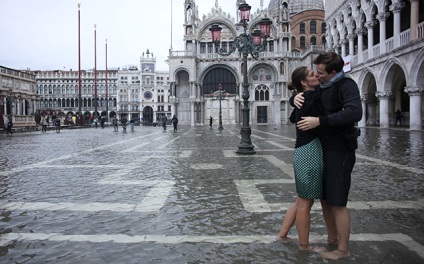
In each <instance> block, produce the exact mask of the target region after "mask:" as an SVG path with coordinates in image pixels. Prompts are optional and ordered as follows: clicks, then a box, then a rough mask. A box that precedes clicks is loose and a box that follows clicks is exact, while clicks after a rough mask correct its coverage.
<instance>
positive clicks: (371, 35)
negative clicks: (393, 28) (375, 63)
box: [365, 21, 374, 59]
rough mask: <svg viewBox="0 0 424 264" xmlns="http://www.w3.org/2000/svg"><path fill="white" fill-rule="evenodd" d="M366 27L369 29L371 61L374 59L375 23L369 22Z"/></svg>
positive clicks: (369, 57)
mask: <svg viewBox="0 0 424 264" xmlns="http://www.w3.org/2000/svg"><path fill="white" fill-rule="evenodd" d="M365 26H366V27H367V29H368V59H371V58H372V57H373V46H374V34H373V28H374V21H368V22H367V23H365Z"/></svg>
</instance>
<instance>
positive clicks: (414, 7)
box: [410, 0, 424, 41]
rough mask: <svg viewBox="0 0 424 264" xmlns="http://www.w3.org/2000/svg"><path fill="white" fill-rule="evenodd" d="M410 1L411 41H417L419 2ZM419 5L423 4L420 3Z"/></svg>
mask: <svg viewBox="0 0 424 264" xmlns="http://www.w3.org/2000/svg"><path fill="white" fill-rule="evenodd" d="M410 1H411V41H412V40H416V39H418V20H419V8H420V2H419V1H418V0H410ZM421 4H424V3H423V2H422V1H421Z"/></svg>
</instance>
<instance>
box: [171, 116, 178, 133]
mask: <svg viewBox="0 0 424 264" xmlns="http://www.w3.org/2000/svg"><path fill="white" fill-rule="evenodd" d="M171 121H172V125H173V126H174V132H177V126H178V118H177V116H176V115H174V116H173V117H172V119H171Z"/></svg>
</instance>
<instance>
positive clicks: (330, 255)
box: [320, 249, 350, 260]
mask: <svg viewBox="0 0 424 264" xmlns="http://www.w3.org/2000/svg"><path fill="white" fill-rule="evenodd" d="M320 255H321V257H323V258H325V259H332V260H338V259H341V258H346V257H350V252H349V250H348V251H341V250H338V249H336V250H333V251H328V252H323V253H320Z"/></svg>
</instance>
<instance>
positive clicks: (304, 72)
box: [287, 66, 308, 93]
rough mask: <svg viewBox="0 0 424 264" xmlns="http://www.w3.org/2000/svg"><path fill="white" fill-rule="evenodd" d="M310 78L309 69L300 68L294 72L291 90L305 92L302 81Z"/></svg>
mask: <svg viewBox="0 0 424 264" xmlns="http://www.w3.org/2000/svg"><path fill="white" fill-rule="evenodd" d="M307 76H308V67H306V66H300V67H298V68H296V69H295V70H294V71H293V72H292V76H291V79H292V81H291V82H290V83H289V84H288V86H287V88H288V89H289V90H296V91H297V92H298V93H300V92H303V87H302V83H301V82H302V81H305V80H306V77H307Z"/></svg>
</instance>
